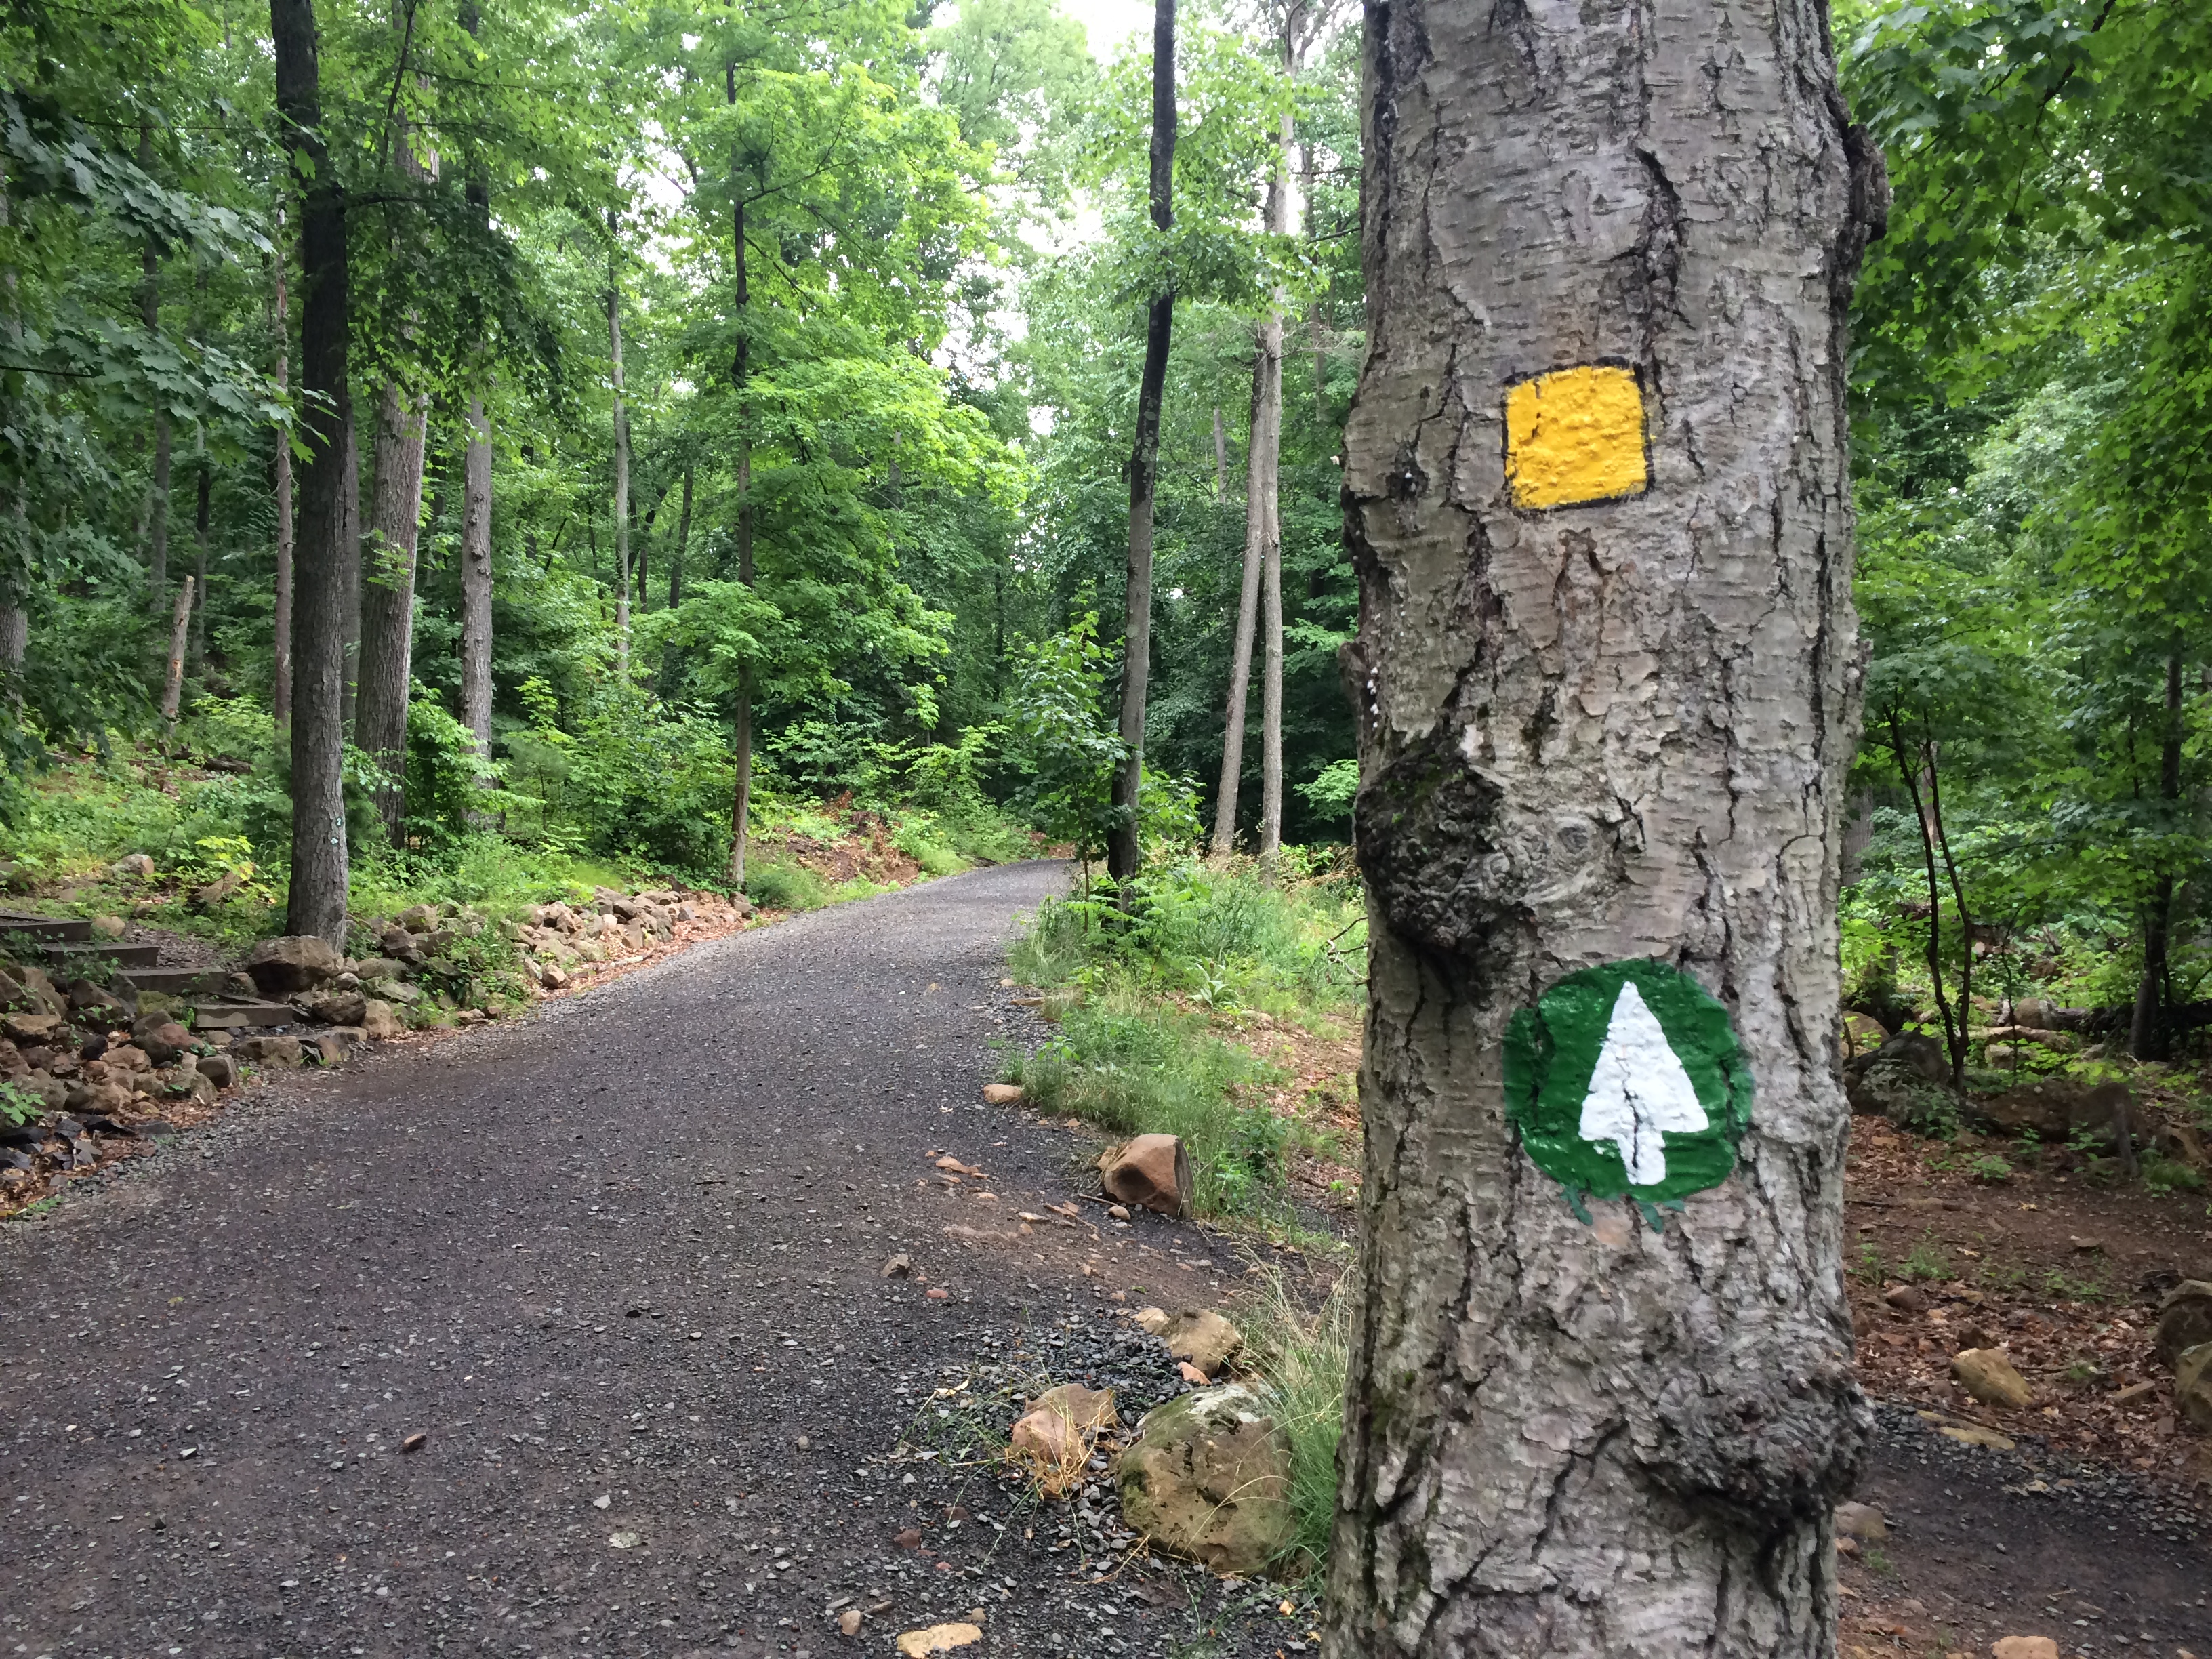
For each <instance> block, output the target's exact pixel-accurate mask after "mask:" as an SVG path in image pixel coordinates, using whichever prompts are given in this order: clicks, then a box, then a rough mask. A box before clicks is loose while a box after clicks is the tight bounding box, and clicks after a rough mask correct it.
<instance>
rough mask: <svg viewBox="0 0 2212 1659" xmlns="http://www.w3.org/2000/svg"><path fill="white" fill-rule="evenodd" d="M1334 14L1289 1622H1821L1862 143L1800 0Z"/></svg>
mask: <svg viewBox="0 0 2212 1659" xmlns="http://www.w3.org/2000/svg"><path fill="white" fill-rule="evenodd" d="M1364 50H1365V77H1364V94H1363V99H1364V109H1363V125H1364V138H1365V147H1366V168H1367V173H1366V177H1365V181H1364V195H1365V202H1364V213H1363V216H1362V217H1363V231H1364V264H1365V267H1366V273H1367V316H1368V321H1369V325H1370V332H1369V339H1368V357H1367V362H1366V364H1365V367H1364V371H1363V374H1362V377H1361V381H1360V386H1359V391H1358V399H1357V402H1356V404H1355V407H1354V409H1353V411H1352V417H1351V421H1350V423H1349V425H1348V427H1347V429H1346V449H1345V453H1346V470H1345V485H1344V488H1345V495H1344V500H1345V504H1346V526H1345V528H1346V537H1347V538H1348V541H1349V543H1350V545H1351V547H1352V553H1353V556H1354V558H1355V561H1356V562H1357V563H1358V569H1359V574H1360V587H1361V593H1362V596H1363V603H1362V610H1361V617H1360V629H1359V635H1358V639H1357V640H1356V641H1355V642H1354V643H1353V644H1352V646H1351V647H1348V652H1347V660H1346V677H1347V678H1348V679H1349V680H1350V681H1351V682H1352V684H1353V685H1354V686H1355V687H1356V688H1357V690H1356V701H1357V705H1358V717H1359V720H1360V726H1361V731H1360V748H1361V769H1362V773H1363V776H1364V782H1363V785H1362V787H1361V790H1360V793H1359V797H1358V805H1357V809H1356V813H1355V827H1356V832H1357V839H1358V854H1359V860H1360V865H1361V867H1362V870H1363V871H1364V874H1365V877H1366V880H1367V884H1368V895H1369V897H1368V904H1369V909H1370V915H1371V916H1372V918H1373V922H1374V927H1373V944H1372V946H1371V957H1370V991H1369V998H1370V1000H1369V1013H1368V1025H1367V1044H1366V1051H1367V1056H1368V1058H1367V1062H1366V1066H1365V1069H1364V1072H1363V1073H1362V1079H1361V1082H1362V1100H1363V1109H1364V1116H1365V1122H1366V1150H1365V1158H1364V1163H1365V1181H1364V1188H1363V1192H1362V1195H1361V1206H1362V1212H1363V1225H1362V1228H1361V1250H1360V1260H1359V1265H1358V1270H1357V1279H1356V1292H1355V1294H1354V1297H1353V1306H1354V1308H1355V1309H1356V1310H1357V1314H1356V1319H1357V1328H1356V1329H1355V1332H1354V1334H1353V1339H1352V1374H1351V1378H1350V1382H1349V1386H1348V1390H1347V1416H1346V1430H1345V1439H1344V1442H1343V1446H1342V1450H1341V1453H1340V1464H1339V1468H1340V1471H1341V1474H1340V1493H1339V1502H1340V1509H1339V1512H1338V1517H1337V1526H1336V1531H1335V1536H1334V1545H1333V1548H1332V1553H1331V1559H1330V1564H1329V1590H1330V1595H1329V1612H1328V1633H1327V1636H1326V1638H1325V1640H1324V1644H1323V1645H1324V1650H1325V1651H1326V1652H1328V1653H1330V1654H1333V1655H1339V1656H1346V1659H1348V1656H1352V1655H1355V1654H1356V1655H1359V1656H1362V1659H1391V1656H1402V1655H1415V1654H1419V1655H1423V1656H1443V1655H1446V1654H1450V1655H1468V1656H1500V1659H1503V1656H1507V1655H1511V1656H1516V1659H1517V1656H1521V1655H1524V1654H1528V1653H1530V1652H1533V1651H1538V1650H1541V1651H1547V1652H1558V1653H1629V1652H1638V1653H1664V1654H1690V1653H1699V1654H1720V1655H1729V1656H1742V1659H1750V1656H1762V1659H1765V1656H1779V1655H1793V1656H1795V1655H1803V1656H1825V1655H1828V1654H1832V1652H1833V1651H1834V1644H1835V1617H1836V1610H1837V1584H1836V1555H1835V1550H1834V1545H1833V1539H1832V1505H1833V1503H1834V1501H1835V1499H1836V1498H1838V1496H1840V1495H1841V1494H1842V1493H1843V1492H1844V1491H1846V1490H1848V1486H1849V1483H1850V1478H1851V1476H1852V1474H1853V1473H1854V1470H1855V1467H1856V1465H1857V1461H1858V1458H1859V1455H1860V1454H1861V1451H1862V1449H1863V1445H1864V1443H1865V1441H1866V1437H1867V1434H1868V1430H1869V1419H1868V1415H1867V1413H1866V1409H1865V1407H1864V1405H1863V1401H1861V1399H1860V1397H1859V1395H1858V1391H1857V1384H1856V1383H1854V1381H1853V1379H1852V1373H1851V1363H1850V1361H1851V1353H1850V1346H1851V1327H1850V1316H1849V1312H1848V1310H1847V1308H1846V1306H1845V1303H1844V1287H1843V1279H1842V1273H1841V1262H1840V1246H1841V1237H1840V1235H1841V1227H1842V1179H1843V1163H1844V1157H1843V1155H1844V1136H1845V1130H1846V1126H1847V1122H1848V1118H1847V1113H1846V1108H1845V1105H1844V1099H1843V1096H1842V1091H1841V1090H1840V1088H1839V1087H1838V1083H1837V1079H1836V1074H1835V1060H1834V1056H1835V1053H1836V1042H1837V1036H1836V1033H1837V1030H1838V967H1837V934H1836V929H1835V923H1834V915H1835V904H1836V895H1837V882H1838V809H1839V806H1840V805H1841V802H1842V799H1843V793H1844V769H1845V767H1846V765H1847V763H1848V762H1849V759H1850V750H1851V744H1852V737H1853V727H1854V725H1855V720H1856V708H1855V702H1856V696H1857V686H1856V679H1857V650H1856V645H1855V637H1854V635H1855V625H1854V621H1853V617H1852V613H1851V607H1850V597H1849V596H1850V574H1851V555H1850V549H1851V540H1852V522H1851V498H1850V474H1849V456H1848V453H1847V434H1848V428H1847V423H1846V419H1845V410H1844V374H1845V368H1846V365H1847V363H1848V362H1849V361H1850V357H1849V353H1848V351H1847V349H1846V344H1847V342H1846V338H1845V319H1846V308H1847V306H1848V303H1849V300H1850V291H1851V286H1852V283H1853V281H1854V278H1855V276H1856V273H1857V269H1858V265H1859V261H1860V257H1861V254H1862V252H1863V248H1864V246H1865V243H1866V241H1867V240H1868V238H1869V236H1870V235H1873V234H1878V229H1879V227H1880V225H1881V222H1882V219H1883V217H1884V216H1885V214H1886V210H1887V185H1886V183H1885V182H1884V179H1883V174H1882V172H1881V161H1880V157H1879V155H1878V154H1877V153H1876V152H1875V151H1874V149H1872V147H1871V145H1870V144H1869V142H1868V141H1867V140H1866V138H1865V137H1864V135H1863V132H1862V131H1859V130H1857V129H1850V128H1847V126H1846V125H1845V124H1846V120H1847V117H1846V115H1845V112H1844V104H1843V100H1842V99H1841V97H1840V96H1839V94H1838V92H1837V89H1836V82H1835V66H1834V63H1833V60H1832V54H1831V49H1830V46H1829V44H1828V38H1827V30H1826V7H1825V6H1824V5H1823V4H1821V3H1820V0H1779V3H1778V4H1775V5H1773V6H1771V7H1753V6H1747V5H1742V4H1739V3H1735V0H1691V3H1687V4H1685V5H1681V6H1678V7H1674V8H1672V9H1663V10H1661V11H1656V12H1654V11H1650V10H1647V9H1641V8H1638V7H1632V6H1629V5H1626V4H1614V5H1608V6H1598V7H1584V8H1583V9H1579V10H1577V11H1575V12H1573V13H1571V14H1567V13H1556V14H1555V13H1553V12H1549V11H1546V10H1544V9H1540V8H1514V9H1503V10H1500V9H1483V8H1473V7H1466V6H1461V5H1455V4H1446V3H1437V0H1401V3H1396V4H1393V5H1390V6H1387V7H1380V6H1377V7H1370V8H1369V9H1368V12H1367V16H1366V40H1365V48H1364ZM1716 77H1717V78H1716ZM1746 155H1757V156H1759V157H1760V158H1762V160H1761V165H1760V166H1759V167H1758V168H1756V169H1755V170H1753V171H1751V172H1746V171H1745V170H1744V169H1743V168H1742V167H1741V157H1743V156H1746ZM1754 1080H1755V1083H1756V1098H1755V1099H1754V1098H1753V1082H1754ZM1678 1200H1690V1201H1688V1202H1687V1203H1686V1205H1684V1204H1680V1203H1679V1202H1678ZM1662 1206H1669V1207H1662ZM1655 1562H1656V1563H1662V1564H1663V1565H1662V1566H1661V1567H1660V1568H1658V1569H1657V1570H1654V1569H1653V1568H1652V1566H1651V1565H1650V1564H1652V1563H1655Z"/></svg>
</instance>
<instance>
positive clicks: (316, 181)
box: [269, 0, 353, 951]
mask: <svg viewBox="0 0 2212 1659" xmlns="http://www.w3.org/2000/svg"><path fill="white" fill-rule="evenodd" d="M269 14H270V35H271V37H272V38H273V40H274V43H275V47H276V111H277V118H278V131H279V133H280V135H281V137H282V138H283V143H284V147H285V149H286V150H287V152H288V153H289V157H290V162H291V173H292V179H291V182H292V187H293V189H294V191H296V192H297V195H298V198H299V201H300V278H301V310H300V389H301V393H302V394H303V396H302V404H301V435H302V437H303V438H304V439H305V441H306V444H307V450H308V457H307V464H306V465H304V466H302V467H301V470H300V525H299V545H298V547H297V549H296V550H295V556H294V567H295V568H294V573H293V580H294V586H295V592H294V598H293V618H292V623H293V645H294V653H293V672H292V872H291V886H290V890H289V893H288V895H287V896H286V901H285V910H284V931H285V932H286V933H313V934H314V935H316V936H317V937H319V938H321V939H327V940H329V941H330V942H331V944H332V945H336V946H337V948H338V949H339V950H341V951H343V949H344V948H345V933H346V833H345V797H344V793H343V760H344V745H345V732H344V726H343V720H342V708H341V703H342V698H343V678H344V651H345V594H344V583H345V576H346V569H345V558H344V552H343V545H342V544H343V540H344V536H345V531H346V524H345V500H346V495H347V493H348V491H347V489H346V478H345V472H346V469H347V467H348V465H349V464H350V462H351V460H352V454H351V451H350V447H349V444H348V443H347V440H346V435H347V433H348V432H349V429H350V428H351V426H352V423H353V416H352V405H351V404H350V401H349V398H348V396H347V389H346V341H347V331H348V328H349V295H348V293H347V269H346V222H345V197H344V194H343V190H342V188H341V186H340V185H339V184H338V182H337V176H336V174H335V173H334V172H333V171H332V168H331V158H330V154H329V151H328V149H326V147H325V144H324V143H323V137H322V119H323V118H322V94H321V88H320V85H319V78H320V77H319V74H318V71H317V66H316V61H315V8H314V0H270V3H269Z"/></svg>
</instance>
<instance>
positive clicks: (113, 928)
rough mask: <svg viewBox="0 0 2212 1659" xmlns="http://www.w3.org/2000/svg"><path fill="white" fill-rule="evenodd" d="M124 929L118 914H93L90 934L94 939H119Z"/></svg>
mask: <svg viewBox="0 0 2212 1659" xmlns="http://www.w3.org/2000/svg"><path fill="white" fill-rule="evenodd" d="M125 931H126V928H125V923H124V921H123V918H122V917H120V916H94V918H93V919H92V936H93V937H94V939H121V938H122V937H123V935H124V933H125Z"/></svg>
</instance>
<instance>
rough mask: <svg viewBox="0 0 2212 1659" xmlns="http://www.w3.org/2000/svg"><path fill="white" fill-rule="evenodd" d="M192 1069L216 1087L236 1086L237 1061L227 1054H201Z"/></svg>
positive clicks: (231, 1087)
mask: <svg viewBox="0 0 2212 1659" xmlns="http://www.w3.org/2000/svg"><path fill="white" fill-rule="evenodd" d="M193 1069H194V1070H195V1071H197V1073H199V1074H200V1075H201V1076H202V1077H204V1078H205V1079H207V1080H208V1081H209V1082H210V1083H211V1084H213V1085H215V1086H216V1088H218V1089H235V1088H236V1087H238V1062H237V1061H236V1060H233V1059H232V1058H231V1057H230V1056H229V1055H228V1054H202V1055H201V1056H200V1057H199V1058H198V1060H196V1061H195V1062H194V1063H193Z"/></svg>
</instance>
